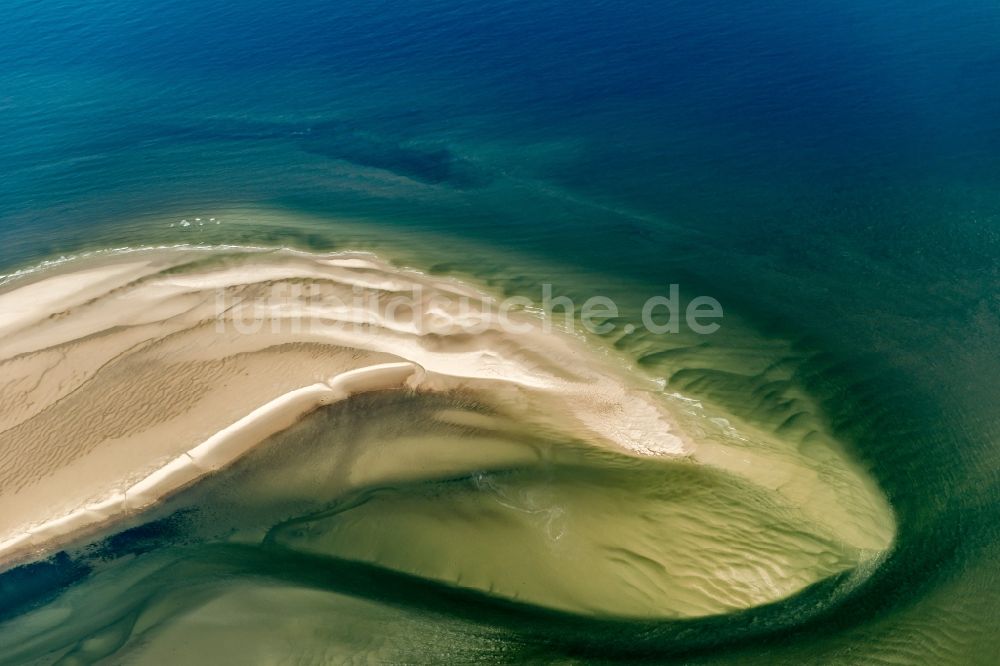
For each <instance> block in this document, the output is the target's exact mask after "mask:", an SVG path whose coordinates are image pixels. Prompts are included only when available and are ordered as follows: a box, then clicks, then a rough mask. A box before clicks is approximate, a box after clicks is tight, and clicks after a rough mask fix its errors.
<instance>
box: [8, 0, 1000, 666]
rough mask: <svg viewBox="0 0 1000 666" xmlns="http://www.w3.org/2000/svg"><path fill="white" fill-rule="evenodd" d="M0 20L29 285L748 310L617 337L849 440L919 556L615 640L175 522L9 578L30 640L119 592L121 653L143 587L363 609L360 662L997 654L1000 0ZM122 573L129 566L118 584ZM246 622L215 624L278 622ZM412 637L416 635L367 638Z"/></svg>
mask: <svg viewBox="0 0 1000 666" xmlns="http://www.w3.org/2000/svg"><path fill="white" fill-rule="evenodd" d="M5 13H6V16H7V18H6V19H5V21H4V25H3V26H0V140H2V142H3V146H4V148H5V156H4V157H5V159H4V161H3V163H2V165H0V272H2V273H11V272H13V271H15V270H18V269H23V268H26V267H31V266H33V265H36V264H37V263H38V262H40V261H43V260H46V259H52V258H56V257H59V256H61V255H68V254H73V253H78V252H82V251H86V250H89V249H96V248H108V247H125V246H140V245H147V244H173V243H209V244H215V243H248V244H263V245H276V246H279V245H290V246H294V247H301V248H307V249H310V248H311V249H322V250H326V249H376V250H378V251H380V252H382V253H383V254H386V255H388V256H393V257H398V258H399V260H400V261H404V262H407V263H411V264H414V265H418V266H420V267H423V268H426V269H429V270H433V271H435V272H438V273H442V274H452V275H456V276H459V277H463V278H467V279H471V280H474V281H477V282H478V283H482V284H487V285H489V286H490V287H492V288H495V289H498V290H501V291H506V292H508V293H530V294H535V293H537V289H536V285H537V284H538V283H540V282H542V281H551V282H553V283H554V284H555V285H557V287H558V288H559V289H561V290H562V291H563V292H565V293H570V294H572V295H574V296H576V295H590V294H593V293H605V294H611V295H615V296H620V297H621V298H622V299H623V302H626V303H627V302H628V299H629V298H634V299H635V300H636V302H638V301H640V300H641V298H643V297H645V296H647V295H653V294H658V293H662V292H663V289H664V285H668V284H671V283H679V284H681V285H682V287H683V288H684V289H685V290H689V293H691V294H695V293H699V294H710V295H712V296H713V297H715V298H717V299H718V300H719V301H720V302H721V303H723V305H724V306H725V308H726V313H727V318H726V320H725V325H724V326H723V330H722V331H721V332H720V333H719V334H718V335H717V336H712V337H711V338H710V339H708V340H702V341H697V342H691V341H690V340H686V339H685V340H678V339H671V340H660V339H653V338H651V337H649V336H645V337H644V336H643V335H642V334H635V335H626V336H622V335H621V334H620V333H617V332H616V333H615V334H612V335H610V336H609V340H610V341H612V342H613V343H614V344H615V345H616V346H617V347H618V348H620V349H621V350H622V351H623V352H624V353H626V354H628V355H630V356H631V357H632V358H634V359H635V360H636V363H637V364H638V365H639V366H640V367H641V368H643V369H644V370H645V371H648V372H650V373H652V374H654V375H656V376H661V377H663V378H664V379H666V380H668V382H669V385H670V386H671V387H674V388H676V389H677V390H679V391H681V392H682V393H684V394H685V395H688V396H690V397H693V398H698V399H701V400H704V401H705V402H706V403H708V404H714V405H718V406H719V407H720V409H724V410H725V411H726V412H727V413H731V414H734V415H736V416H737V417H739V418H742V419H744V420H745V421H746V422H748V423H752V424H754V425H755V426H757V427H761V428H764V429H770V430H773V431H775V432H788V431H789V430H794V429H795V427H797V426H796V423H797V421H798V422H802V421H804V422H805V423H806V425H805V426H804V427H805V428H806V429H808V428H811V427H820V426H814V425H813V424H815V423H819V424H821V425H822V427H823V428H826V429H828V430H830V431H831V432H833V433H835V434H836V435H837V436H838V437H839V438H840V439H842V440H843V441H846V442H848V443H849V445H850V447H851V450H852V451H853V452H854V453H855V454H856V456H857V457H858V458H859V459H861V460H862V461H864V463H865V465H867V466H868V467H869V468H870V469H871V470H872V473H873V474H874V476H875V477H876V478H877V480H878V481H879V483H880V484H881V486H882V487H883V488H884V489H885V491H886V493H887V494H888V496H889V499H890V501H891V503H892V505H893V507H894V509H895V511H896V514H897V519H898V523H899V524H898V531H899V535H898V543H897V546H896V548H895V549H894V551H893V552H892V553H891V555H890V556H889V558H888V559H887V560H886V561H885V562H883V563H882V564H881V565H880V566H879V567H878V570H877V571H876V572H875V573H874V575H873V576H872V577H871V578H870V579H869V580H868V581H867V582H866V583H865V584H864V585H863V586H861V587H860V588H856V589H855V588H851V591H850V592H849V593H845V594H837V593H836V592H837V589H839V588H838V587H837V586H838V584H839V583H838V582H837V581H832V582H829V581H828V582H826V583H821V584H820V585H819V586H818V587H817V588H815V589H810V590H808V591H807V592H806V593H805V594H804V595H803V596H801V597H797V598H794V599H792V600H791V601H789V602H788V603H786V604H778V605H776V606H771V607H765V608H761V609H757V610H753V611H749V612H747V613H745V614H741V615H738V616H734V617H730V616H727V617H723V618H713V619H707V620H700V621H697V622H695V623H692V624H690V625H689V624H684V623H671V622H660V623H640V622H632V623H622V622H612V621H607V622H603V623H602V622H598V621H596V620H593V619H581V618H578V617H575V616H565V617H564V616H562V615H558V614H554V613H551V612H550V611H545V610H539V609H537V608H521V607H509V606H507V605H504V604H494V603H493V602H492V601H491V600H489V599H483V598H480V597H478V596H475V595H462V594H455V593H453V592H448V591H442V590H439V589H437V588H436V587H434V586H433V585H432V584H429V583H427V582H426V581H423V580H420V579H411V578H408V577H405V576H401V575H398V574H395V575H389V574H386V573H385V572H380V571H378V570H375V569H371V568H366V567H365V566H363V565H358V564H356V563H344V562H342V563H339V564H338V565H337V567H333V568H329V567H327V566H326V565H321V564H319V563H317V562H315V561H314V560H311V559H309V558H308V557H306V556H303V555H297V556H296V559H294V561H292V562H291V563H289V561H287V560H280V559H279V560H275V559H273V558H272V556H270V555H269V554H268V553H261V552H257V551H254V550H253V549H249V548H245V547H244V546H242V545H232V544H226V545H220V544H219V543H217V542H214V541H213V540H212V537H213V536H214V533H209V534H206V533H204V532H198V530H197V529H196V527H194V526H192V525H191V524H189V523H185V522H184V521H185V519H184V516H186V515H189V514H185V513H183V512H181V513H177V514H172V513H170V511H167V510H166V509H164V510H163V511H162V513H163V515H161V516H158V517H157V520H160V521H165V522H157V523H151V524H152V525H153V527H149V528H147V532H139V533H135V532H133V533H127V534H128V535H127V536H125V537H121V538H120V539H119V541H118V542H114V541H113V539H114V537H109V538H111V539H112V542H111V543H110V544H105V545H104V546H100V547H101V548H106V549H110V551H108V552H109V553H110V554H109V555H108V556H107V557H103V556H95V555H94V554H93V553H92V552H90V551H87V550H86V549H87V547H86V546H85V545H81V546H80V548H81V549H83V550H82V551H81V550H79V549H78V550H73V549H70V551H69V553H68V554H65V555H61V556H58V557H56V558H55V559H53V560H52V561H51V562H50V563H49V564H43V565H37V567H40V568H35V569H31V570H27V571H24V570H22V571H21V572H20V573H16V572H15V573H13V574H10V573H9V574H6V575H5V576H4V577H3V578H0V590H2V593H3V598H2V599H0V604H2V607H0V614H2V616H3V617H5V618H11V617H15V616H17V615H19V614H21V613H23V612H24V611H25V609H28V608H37V607H39V606H38V605H39V604H43V603H47V602H49V601H51V600H52V599H55V598H62V597H61V595H74V594H76V595H81V596H86V595H89V594H94V595H97V592H94V591H93V590H95V589H100V590H102V592H101V594H107V595H111V597H109V598H119V599H122V600H123V601H122V602H121V604H122V605H121V606H120V607H119V608H117V609H116V610H114V612H113V613H112V611H108V612H109V613H111V614H110V615H109V616H108V617H107V618H104V617H101V618H98V619H100V620H101V621H104V622H105V625H102V626H108V627H119V626H125V624H127V623H125V622H124V620H122V618H123V617H125V616H127V615H128V613H129V612H130V611H129V610H128V609H129V608H131V606H129V605H128V604H138V603H140V601H136V599H137V598H138V597H132V596H130V595H129V594H126V593H124V592H117V591H115V589H114V588H115V586H118V585H121V586H125V585H126V584H130V583H131V582H133V581H135V580H139V579H141V577H142V576H143V575H145V574H144V573H143V572H144V571H152V570H153V569H154V568H155V567H156V566H158V565H159V564H160V563H163V562H172V563H173V564H171V565H170V566H171V567H173V569H170V571H174V572H175V573H173V574H171V575H167V576H163V575H161V576H159V577H154V579H155V580H156V584H155V585H152V586H149V587H146V588H144V591H143V595H145V596H142V597H141V598H142V599H157V600H158V601H157V602H156V603H160V604H164V605H165V606H167V607H169V606H170V605H171V603H174V602H175V601H176V600H174V601H172V600H171V599H170V598H168V596H167V595H163V594H161V592H162V591H163V590H167V589H169V588H170V586H171V584H172V582H176V581H179V580H192V579H193V580H196V581H200V583H204V585H205V586H208V587H211V585H213V584H214V583H213V582H212V581H213V580H214V578H213V577H214V576H216V575H217V574H218V572H219V571H224V572H225V573H226V574H227V575H228V576H231V577H232V578H233V579H234V580H239V581H244V580H250V579H253V580H256V579H258V578H265V579H268V580H270V581H274V584H275V585H279V584H281V585H287V586H289V587H291V588H294V589H296V590H299V592H301V594H306V592H305V591H306V590H313V591H315V590H329V591H331V592H332V593H334V594H335V596H334V597H331V598H329V599H326V598H324V599H325V600H324V601H316V600H311V598H310V599H300V598H298V597H294V598H291V599H286V598H285V597H283V596H281V595H277V593H276V596H274V597H269V598H266V599H264V600H260V599H258V600H257V602H258V603H260V604H262V605H263V607H264V608H267V607H268V605H272V606H273V607H279V601H277V600H276V599H286V600H285V601H282V602H280V603H287V608H286V609H285V611H284V612H286V613H289V614H291V613H293V612H294V609H296V608H298V609H300V610H301V609H304V608H312V609H313V610H312V611H310V612H311V613H314V614H315V615H316V616H317V617H323V618H341V619H342V618H346V617H350V618H365V619H364V620H360V619H359V620H351V621H350V622H355V621H356V622H357V625H356V626H355V625H351V624H350V622H349V621H347V620H343V622H345V625H344V626H345V628H344V636H346V635H348V634H355V633H356V634H364V635H369V634H373V635H374V634H377V633H378V632H379V631H384V632H385V636H384V644H385V645H391V646H393V648H392V650H390V651H389V652H386V653H379V654H382V655H383V658H384V659H386V660H389V661H392V660H396V661H399V660H403V661H406V660H412V661H417V662H433V661H442V660H455V661H470V660H481V661H523V660H528V659H537V660H546V661H548V660H556V659H566V660H573V659H581V660H585V659H622V660H629V661H632V660H640V659H647V660H651V661H671V660H673V661H676V662H677V663H794V662H806V663H872V662H882V663H959V664H964V663H993V658H994V657H995V651H996V648H997V647H998V642H1000V639H998V637H997V634H996V631H995V629H994V625H995V620H996V618H997V617H998V612H1000V609H998V603H1000V602H998V601H997V599H1000V580H998V577H997V573H996V571H997V566H996V564H997V562H998V557H1000V535H998V533H997V525H998V524H1000V522H998V518H1000V483H998V482H1000V479H998V477H997V472H996V470H997V469H998V463H1000V449H998V447H997V441H998V437H997V436H998V434H1000V417H998V415H997V410H996V403H997V398H998V397H1000V389H998V384H997V377H1000V360H998V359H1000V355H998V354H997V351H998V349H1000V346H998V344H1000V343H998V340H1000V300H998V298H997V293H998V287H1000V262H998V258H1000V187H998V183H1000V122H998V120H997V119H998V118H1000V41H998V40H997V39H996V36H997V34H1000V8H998V6H997V5H996V4H995V3H989V2H984V1H980V0H963V1H960V2H948V3H945V2H926V3H912V2H848V3H837V4H833V3H822V4H817V3H811V4H802V3H791V2H775V3H767V4H764V5H748V4H746V3H736V2H732V1H730V0H719V1H713V2H701V3H695V2H666V3H662V2H638V3H631V4H628V5H618V4H612V3H605V2H582V3H580V2H573V3H571V2H565V1H552V2H534V3H528V2H514V1H505V2H500V3H493V4H491V5H490V6H489V7H486V6H483V5H481V4H479V3H471V2H464V1H460V0H441V1H434V2H423V3H392V2H390V3H362V2H335V3H319V2H311V1H307V2H303V3H298V5H297V6H296V7H295V9H294V11H293V10H291V9H289V8H288V7H285V6H281V5H278V4H274V3H258V2H246V3H240V4H239V6H205V5H204V3H190V2H171V3H166V2H144V3H130V2H120V1H115V0H104V1H102V2H96V3H87V4H85V5H70V4H68V3H60V2H20V1H15V2H11V3H8V5H7V6H6V7H5ZM196 218H201V220H197V221H196ZM211 218H216V219H217V221H219V224H208V221H209V220H210V219H211ZM182 221H189V222H190V224H189V225H188V226H184V225H182ZM198 222H203V223H204V224H200V225H199V224H198ZM633 314H634V312H633ZM748 396H750V397H749V398H748ZM803 415H804V416H803ZM199 492H201V491H199ZM204 492H208V491H204ZM212 501H215V500H205V502H204V506H212ZM219 501H221V500H219ZM315 508H316V507H315V506H311V505H310V506H309V507H308V508H306V509H305V510H304V511H303V513H305V511H313V510H315ZM171 516H173V517H171ZM178 516H179V517H178ZM192 520H193V519H192ZM194 522H196V523H197V521H196V520H195V521H194ZM266 522H267V521H266V520H265V519H264V518H261V524H265V523H266ZM168 528H169V529H168ZM209 532H210V531H209ZM137 535H138V536H137ZM143 535H145V536H143ZM192 535H200V536H198V537H197V538H196V537H195V536H192ZM202 538H204V539H206V541H205V542H202V541H199V539H202ZM143 539H145V541H143ZM122 542H124V543H125V545H124V546H122V545H121V544H122ZM147 542H148V543H147ZM191 542H196V543H197V544H200V545H192V543H191ZM115 543H118V544H119V545H118V546H115V545H114V544H115ZM132 543H140V544H146V545H142V546H141V550H143V555H142V556H141V557H137V558H134V562H133V560H132V559H128V557H124V556H123V555H122V553H119V552H117V551H115V548H120V549H124V550H123V551H122V552H125V551H128V549H129V548H133V546H131V545H129V544H132ZM185 548H189V549H194V551H195V552H191V551H187V550H184V549H185ZM199 548H203V549H202V550H199ZM177 549H180V550H177ZM91 550H92V549H91ZM88 552H89V554H88ZM178 553H180V554H178ZM123 557H124V559H127V560H128V563H127V566H128V567H132V568H131V569H128V571H127V573H116V572H117V571H119V570H118V569H115V567H118V566H121V567H125V566H126V565H125V564H116V562H120V561H122V560H123ZM129 557H131V556H129ZM105 569H109V570H110V573H105V574H102V572H103V571H104V570H105ZM102 576H103V577H102ZM200 583H199V584H200ZM88 586H92V587H88ZM140 587H141V586H140ZM195 587H196V586H195ZM109 589H111V591H110V592H109V591H108V590H109ZM192 589H194V588H192ZM199 589H200V588H199ZM282 589H284V588H282ZM192 594H194V593H192ZM233 594H236V596H235V597H232V598H230V597H225V599H228V601H225V600H224V601H223V602H219V603H220V604H231V605H233V606H236V607H239V606H241V605H242V606H244V607H252V606H253V603H251V601H252V599H251V601H248V600H247V598H244V597H240V596H239V591H238V590H237V592H234V593H233ZM247 594H250V595H251V597H252V594H251V593H249V592H248V593H247ZM253 594H260V593H259V592H255V593H253ZM289 594H291V593H289ZM296 594H298V592H297V593H296ZM115 595H117V597H116V596H115ZM95 598H101V597H100V596H99V595H98V596H97V597H95ZM126 599H128V600H130V601H127V602H126V601H124V600H126ZM149 603H151V604H152V603H153V602H149ZM186 603H188V602H187V601H176V604H177V605H178V606H184V605H185V604H186ZM312 603H316V604H320V605H322V608H321V609H317V608H315V607H313V606H311V605H310V604H312ZM323 604H325V605H323ZM280 607H281V608H285V606H280ZM166 612H167V611H164V613H166ZM220 612H221V611H220ZM115 613H117V615H116V614H115ZM258 619H260V618H258ZM96 621H97V620H95V622H96ZM247 621H248V622H250V620H249V619H248V620H247ZM261 621H262V622H263V620H261ZM330 621H331V622H334V620H330ZM338 621H340V620H338ZM116 623H122V624H120V625H119V624H116ZM263 624H264V626H266V622H263ZM387 624H392V625H393V626H396V625H399V626H401V627H406V628H405V630H404V629H399V633H398V634H396V633H393V632H390V631H389V630H386V629H378V630H376V629H374V628H377V627H384V626H386V625H387ZM95 631H96V629H95ZM121 631H122V632H125V633H126V634H127V630H126V629H121ZM393 631H395V630H393ZM2 633H3V628H2V626H0V636H2ZM112 633H113V632H112ZM123 635H124V634H123ZM344 636H339V635H337V636H334V635H331V636H329V637H328V640H329V642H330V643H331V644H338V645H341V644H347V643H346V641H347V639H346V638H345V637H344ZM414 636H424V637H425V639H423V641H420V640H415V639H414V638H413V637H414ZM67 640H69V639H67ZM107 640H108V641H110V643H109V644H112V643H114V642H115V641H114V640H112V639H107ZM3 642H4V643H6V641H3ZM354 648H355V649H356V650H357V651H359V652H360V651H364V650H365V649H368V648H364V647H363V646H359V645H354ZM387 649H388V648H387ZM393 650H395V651H393ZM348 651H350V650H348ZM100 653H101V650H96V651H95V652H94V654H100ZM10 654H14V652H10ZM17 654H18V655H21V654H22V653H17ZM257 654H262V653H257ZM2 658H3V654H0V659H2ZM20 658H21V657H20V656H18V657H17V659H15V660H14V661H17V660H18V659H20ZM95 658H96V657H95ZM156 658H158V659H160V660H161V661H162V659H164V658H165V657H163V655H162V654H161V655H159V656H158V657H156ZM110 659H111V660H112V661H111V663H115V662H114V658H113V657H110ZM150 659H153V657H150ZM234 663H237V662H234ZM243 663H245V662H243Z"/></svg>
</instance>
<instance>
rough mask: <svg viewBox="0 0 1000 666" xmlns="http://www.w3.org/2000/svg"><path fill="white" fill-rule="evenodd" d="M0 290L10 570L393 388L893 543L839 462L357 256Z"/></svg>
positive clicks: (848, 535)
mask: <svg viewBox="0 0 1000 666" xmlns="http://www.w3.org/2000/svg"><path fill="white" fill-rule="evenodd" d="M5 288H6V289H7V291H6V292H4V293H0V333H2V335H3V337H2V339H0V378H2V379H0V558H3V560H4V561H6V562H7V563H10V562H12V561H13V560H14V558H16V557H19V556H24V555H26V554H27V555H31V554H38V553H39V552H42V551H44V550H45V549H46V548H48V547H50V546H51V545H53V544H54V543H56V542H57V541H58V540H61V539H65V538H67V537H69V536H71V535H74V534H77V533H79V532H80V531H82V530H86V529H88V528H93V527H94V526H96V525H98V524H100V523H103V522H107V521H109V520H113V519H114V518H116V517H119V516H122V515H125V514H127V513H131V512H135V511H138V510H141V509H143V508H144V507H147V506H149V505H150V504H152V503H155V502H157V501H158V500H160V499H161V498H163V497H164V496H165V495H167V494H169V493H171V492H173V491H175V490H177V489H178V488H181V487H183V486H184V485H186V484H189V483H191V482H193V481H195V480H197V479H198V478H200V477H201V476H203V475H205V474H208V473H211V472H212V471H213V470H216V469H219V468H220V467H223V466H225V465H227V464H229V463H231V462H232V461H233V460H235V459H237V458H239V457H240V456H241V455H243V454H244V453H245V452H247V451H248V450H249V449H250V448H252V447H253V446H255V445H256V444H257V443H259V442H260V441H262V440H263V439H265V438H267V437H268V436H269V435H272V434H274V433H276V432H278V431H280V430H283V429H285V428H287V427H289V426H290V425H292V424H294V423H295V422H296V421H298V420H299V419H301V418H302V417H303V416H304V415H305V414H307V413H309V412H311V411H313V410H315V409H317V408H318V407H320V406H322V405H325V404H330V403H333V402H335V401H338V400H344V399H346V398H348V397H349V396H351V395H354V394H357V393H361V392H365V391H374V390H386V389H393V388H406V389H407V390H416V391H442V390H443V391H450V390H456V389H461V390H470V391H478V392H480V393H483V394H489V395H491V396H493V397H494V398H495V399H497V400H503V401H506V402H508V403H510V404H512V405H516V407H517V409H518V411H519V413H521V414H523V415H524V418H525V419H526V420H527V421H528V422H530V423H533V424H536V425H537V427H539V428H548V429H550V430H553V431H556V430H558V431H559V432H561V433H564V434H565V435H566V436H567V437H572V438H574V439H577V440H582V441H588V442H592V443H593V444H594V445H595V446H603V447H611V448H614V449H616V450H619V451H625V452H628V453H630V454H632V455H635V456H651V455H653V456H668V457H671V458H675V459H678V460H687V461H690V462H691V463H692V464H709V465H711V466H714V467H717V468H720V469H723V470H725V471H727V472H730V473H733V474H736V475H738V476H740V477H742V478H744V479H749V480H750V481H752V482H754V483H756V484H758V485H760V486H761V487H762V488H764V489H766V490H768V491H770V492H775V493H778V494H781V495H783V496H784V498H785V499H786V500H788V501H790V502H793V503H795V504H797V505H800V506H801V510H802V513H803V515H804V516H806V517H807V519H808V520H810V521H813V522H815V524H816V525H817V526H818V529H819V530H820V531H822V532H823V533H826V534H830V535H831V538H836V539H838V540H840V541H843V542H845V543H848V544H850V546H851V547H852V548H857V549H859V550H865V551H879V550H882V549H884V548H886V547H887V546H888V545H889V544H890V543H891V540H892V535H893V529H894V527H893V521H892V515H891V510H890V509H889V507H888V505H887V503H886V502H885V500H884V498H883V497H882V496H881V493H880V492H879V490H878V489H877V487H875V486H874V484H873V483H872V482H871V481H870V479H868V478H867V476H866V475H865V474H864V473H863V472H861V471H860V470H857V469H855V468H854V467H853V466H852V465H851V463H850V462H849V461H846V460H841V459H839V458H836V457H835V456H834V457H832V458H831V457H828V458H827V459H825V460H823V461H822V463H817V462H816V461H815V460H813V459H810V458H807V457H805V456H802V455H801V454H800V453H799V452H798V451H796V450H794V447H792V448H791V449H788V450H784V449H781V448H780V447H776V446H770V447H765V448H764V449H762V450H752V449H749V448H747V447H746V446H745V444H742V443H739V444H738V445H733V446H730V445H729V444H726V443H724V442H723V443H720V442H719V441H716V440H712V441H708V440H705V441H702V437H701V435H702V432H701V431H702V430H703V428H702V426H701V425H698V424H696V426H695V427H691V428H689V427H687V426H685V425H684V420H685V419H687V421H691V419H692V418H694V417H692V416H690V415H689V414H688V415H685V416H683V417H679V416H678V414H679V412H678V410H677V409H676V407H673V408H672V407H671V405H670V400H669V397H668V396H665V395H664V394H663V392H662V390H661V389H660V388H659V386H658V385H657V384H656V383H655V382H654V381H653V380H652V379H651V378H643V377H638V376H636V375H633V374H631V373H629V372H628V371H627V369H626V366H625V364H624V362H623V360H622V359H618V358H615V357H614V356H613V355H611V354H608V353H605V352H604V351H602V349H601V348H598V347H597V346H595V344H594V343H591V342H588V341H587V340H585V339H581V338H579V337H576V336H573V335H570V334H566V333H562V332H558V331H551V330H547V328H546V327H545V326H543V325H542V321H541V320H540V319H539V318H538V317H536V316H534V315H532V314H529V313H525V312H514V313H509V312H501V311H500V310H499V309H498V304H497V303H496V301H495V300H494V299H493V298H491V297H490V296H489V295H487V294H484V293H482V292H480V291H478V290H476V289H474V288H472V287H470V286H469V285H466V284H462V283H460V282H457V281H455V280H451V279H442V278H437V277H433V276H429V275H426V274H423V273H420V272H417V271H411V270H403V269H399V268H397V267H394V266H391V265H389V264H387V263H385V262H382V261H380V260H378V259H377V258H375V257H372V256H370V255H367V254H338V255H311V254H305V253H301V252H290V251H289V252H284V251H281V252H275V251H271V252H262V251H251V250H246V251H240V252H237V251H234V250H232V249H230V250H228V251H227V252H208V251H191V250H179V249H173V250H156V251H148V252H129V253H127V254H123V255H122V256H120V257H116V256H115V255H102V256H101V257H99V258H95V259H94V260H92V261H80V262H67V263H65V264H61V265H60V266H58V268H57V270H56V272H55V273H52V272H47V271H43V272H39V273H37V274H31V275H30V276H28V277H27V278H25V279H23V280H20V281H15V282H13V283H11V284H8V285H6V286H5ZM687 411H690V410H687ZM698 423H699V424H700V423H701V422H700V421H699V422H698ZM705 423H707V420H705ZM686 432H695V433H697V435H696V436H691V435H688V434H685V433H686ZM821 464H822V466H823V468H822V469H820V468H819V467H820V465H821ZM827 479H833V480H834V481H833V482H829V481H828V480H827Z"/></svg>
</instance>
